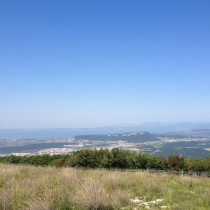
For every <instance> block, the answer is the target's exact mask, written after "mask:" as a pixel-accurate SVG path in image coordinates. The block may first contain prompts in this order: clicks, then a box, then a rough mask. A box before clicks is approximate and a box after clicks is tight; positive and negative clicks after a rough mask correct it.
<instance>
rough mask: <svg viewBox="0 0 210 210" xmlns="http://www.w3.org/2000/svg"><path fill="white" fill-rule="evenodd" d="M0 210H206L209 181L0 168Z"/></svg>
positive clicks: (66, 169) (43, 168)
mask: <svg viewBox="0 0 210 210" xmlns="http://www.w3.org/2000/svg"><path fill="white" fill-rule="evenodd" d="M0 209H5V210H10V209H18V210H19V209H31V210H41V209H46V210H47V209H65V210H67V209H173V210H188V209H194V210H199V209H200V210H201V209H210V179H208V178H201V177H185V176H184V177H179V176H175V175H166V174H160V175H159V174H149V173H143V172H109V171H99V170H87V171H83V170H76V169H72V168H52V167H34V166H21V165H8V164H0Z"/></svg>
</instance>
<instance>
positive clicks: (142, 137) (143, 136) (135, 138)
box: [75, 132, 158, 142]
mask: <svg viewBox="0 0 210 210" xmlns="http://www.w3.org/2000/svg"><path fill="white" fill-rule="evenodd" d="M75 139H76V140H93V141H94V140H95V141H118V140H121V141H127V142H145V141H158V139H157V137H156V136H155V135H153V134H150V133H149V132H135V133H134V132H132V133H131V132H130V133H123V134H108V135H79V136H75Z"/></svg>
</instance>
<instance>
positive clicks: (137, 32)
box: [0, 0, 210, 128]
mask: <svg viewBox="0 0 210 210" xmlns="http://www.w3.org/2000/svg"><path fill="white" fill-rule="evenodd" d="M209 11H210V1H209V0H202V1H200V0H176V1H169V0H159V1H157V0H100V1H99V0H88V1H87V0H62V1H58V0H30V1H29V0H18V1H17V0H4V1H1V2H0V128H60V127H100V126H114V125H127V124H138V123H141V122H153V121H160V122H179V121H180V122H182V121H191V122H197V121H210V12H209Z"/></svg>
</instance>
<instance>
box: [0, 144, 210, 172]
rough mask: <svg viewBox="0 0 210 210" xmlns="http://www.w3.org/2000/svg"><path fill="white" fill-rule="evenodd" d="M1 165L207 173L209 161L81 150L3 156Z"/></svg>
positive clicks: (114, 150) (118, 150) (0, 160)
mask: <svg viewBox="0 0 210 210" xmlns="http://www.w3.org/2000/svg"><path fill="white" fill-rule="evenodd" d="M0 162H2V163H13V164H31V165H35V166H56V167H62V166H65V167H86V168H108V169H111V168H118V169H158V170H176V171H178V170H184V171H190V172H201V171H210V158H208V159H205V160H203V159H184V158H182V157H179V156H170V157H168V158H165V157H162V156H154V155H148V154H145V153H139V152H131V151H126V150H120V149H118V148H114V149H112V150H111V151H109V150H108V149H100V150H96V149H94V150H80V151H76V152H74V153H72V154H69V155H53V156H50V155H41V156H40V155H39V156H5V157H1V158H0Z"/></svg>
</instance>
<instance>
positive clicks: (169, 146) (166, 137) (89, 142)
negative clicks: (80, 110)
mask: <svg viewBox="0 0 210 210" xmlns="http://www.w3.org/2000/svg"><path fill="white" fill-rule="evenodd" d="M101 148H103V149H104V148H106V149H108V150H111V149H113V148H120V149H123V150H130V151H140V152H144V153H148V154H154V155H162V156H172V155H179V156H183V157H185V158H209V157H210V135H209V130H202V133H201V130H194V131H193V130H192V131H186V132H177V133H174V132H168V133H165V134H151V133H149V132H128V133H122V134H107V135H77V136H75V137H73V138H53V139H2V140H0V156H8V155H16V156H24V155H43V154H48V155H57V154H61V155H65V154H70V153H72V152H74V151H77V150H81V149H97V150H99V149H101Z"/></svg>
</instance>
